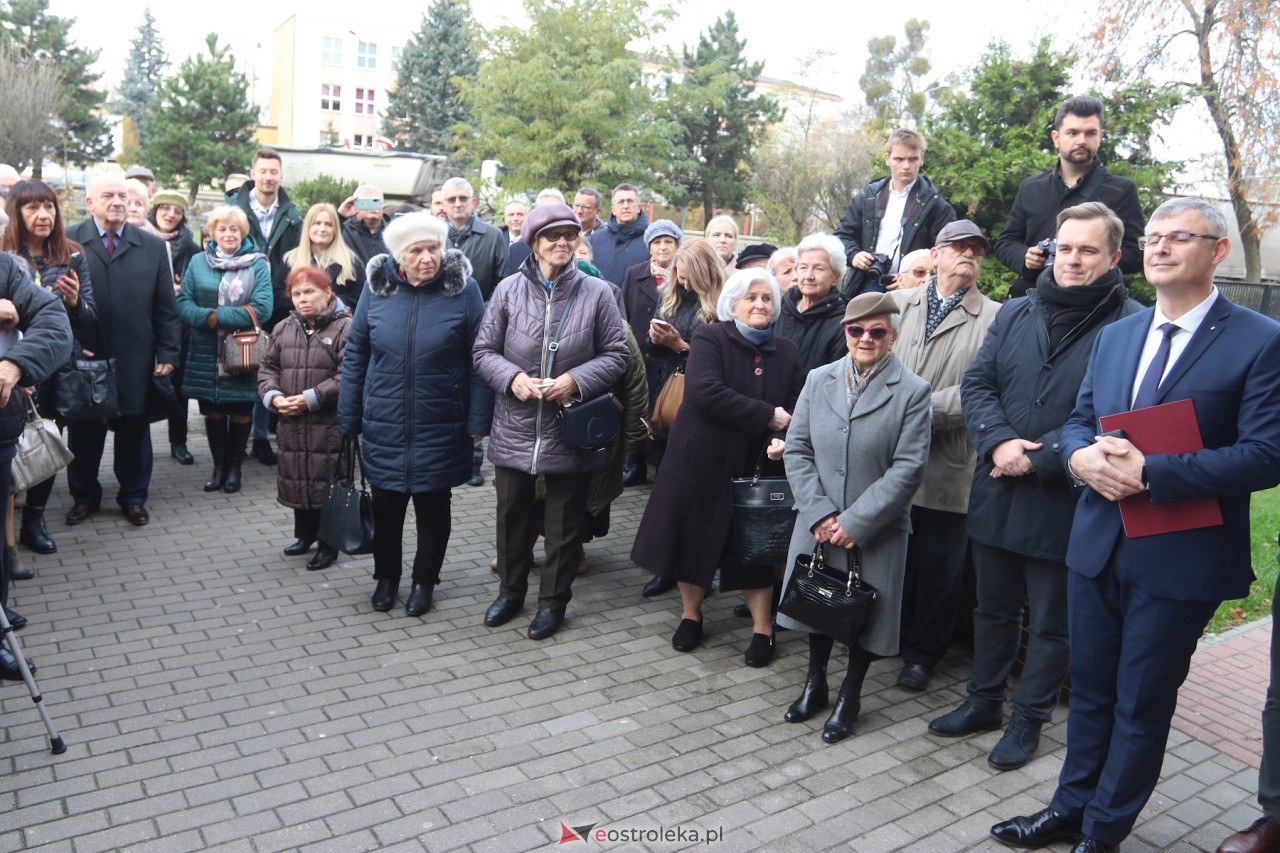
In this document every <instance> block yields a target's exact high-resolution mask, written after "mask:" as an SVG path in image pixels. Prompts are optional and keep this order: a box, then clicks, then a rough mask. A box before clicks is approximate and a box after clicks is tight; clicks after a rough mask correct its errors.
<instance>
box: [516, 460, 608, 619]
mask: <svg viewBox="0 0 1280 853" xmlns="http://www.w3.org/2000/svg"><path fill="white" fill-rule="evenodd" d="M542 476H543V477H544V478H545V481H546V487H547V498H546V511H545V516H544V526H545V532H546V537H547V542H546V551H547V561H546V562H545V563H544V564H543V566H542V570H541V575H540V577H539V582H538V607H546V608H551V609H552V610H564V608H565V607H566V606H567V605H568V604H569V599H571V598H572V597H573V593H572V591H571V589H570V587H571V586H572V584H573V579H574V578H575V577H576V576H577V574H578V562H579V561H580V560H581V559H582V541H583V536H584V535H585V533H586V529H585V528H586V516H587V496H588V494H589V493H590V491H591V472H589V471H588V472H586V473H582V474H544V475H542ZM537 481H538V478H537V476H535V475H533V474H526V473H525V472H523V471H517V470H516V469H514V468H503V467H501V466H499V467H496V468H495V469H494V485H495V486H496V489H497V493H498V577H499V578H500V579H501V587H500V593H501V595H502V596H503V597H504V598H515V599H519V600H521V601H523V600H524V598H525V596H526V595H528V592H529V572H530V571H531V570H532V569H533V563H532V557H533V554H532V553H531V552H530V550H529V542H530V541H531V540H532V539H533V535H534V533H535V532H536V531H535V528H534V521H533V518H532V516H533V512H532V509H533V502H534V499H535V497H536V492H535V486H536V484H537Z"/></svg>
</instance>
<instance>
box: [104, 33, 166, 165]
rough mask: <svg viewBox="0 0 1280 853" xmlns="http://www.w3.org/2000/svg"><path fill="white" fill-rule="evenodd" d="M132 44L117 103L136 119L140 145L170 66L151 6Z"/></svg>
mask: <svg viewBox="0 0 1280 853" xmlns="http://www.w3.org/2000/svg"><path fill="white" fill-rule="evenodd" d="M130 45H131V46H130V48H129V62H128V64H127V65H126V66H125V69H124V81H123V82H122V83H121V84H120V100H119V101H118V102H117V103H116V104H115V106H116V108H117V109H118V110H119V111H120V113H121V115H124V116H127V117H128V118H131V119H133V121H134V124H135V125H136V126H137V133H138V143H139V145H141V144H142V143H145V142H146V139H147V115H148V113H149V112H150V111H151V103H152V101H154V100H155V97H156V90H157V89H158V88H159V86H160V81H161V80H163V79H164V70H165V68H167V67H168V65H169V57H168V56H166V55H165V52H164V42H163V41H162V40H161V38H160V34H159V33H158V32H156V19H155V17H154V16H152V14H151V10H150V9H145V10H143V12H142V24H141V25H140V26H139V27H138V35H137V37H136V38H135V39H134V40H133V41H132V42H131V43H130Z"/></svg>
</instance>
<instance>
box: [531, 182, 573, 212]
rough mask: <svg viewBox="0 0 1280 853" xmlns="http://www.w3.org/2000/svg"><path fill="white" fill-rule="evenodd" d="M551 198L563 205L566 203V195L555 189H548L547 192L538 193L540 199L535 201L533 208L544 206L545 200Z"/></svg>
mask: <svg viewBox="0 0 1280 853" xmlns="http://www.w3.org/2000/svg"><path fill="white" fill-rule="evenodd" d="M549 198H554V199H555V200H556V201H558V202H560V203H561V204H564V203H565V200H564V193H562V192H560V190H558V189H556V188H555V187H547V188H546V189H545V190H543V191H542V192H540V193H538V197H537V198H535V199H534V200H533V206H534V207H537V206H538V205H540V204H542V202H543V201H544V200H545V199H549Z"/></svg>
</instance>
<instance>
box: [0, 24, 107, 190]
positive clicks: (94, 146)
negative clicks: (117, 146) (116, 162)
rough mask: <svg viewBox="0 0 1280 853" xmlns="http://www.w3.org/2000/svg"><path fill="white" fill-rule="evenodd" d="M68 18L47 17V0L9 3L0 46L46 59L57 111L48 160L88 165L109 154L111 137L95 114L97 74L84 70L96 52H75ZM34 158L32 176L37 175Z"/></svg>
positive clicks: (101, 98)
mask: <svg viewBox="0 0 1280 853" xmlns="http://www.w3.org/2000/svg"><path fill="white" fill-rule="evenodd" d="M72 23H74V22H73V21H72V19H71V18H60V17H58V16H57V15H50V14H49V2H48V0H10V2H9V3H8V4H7V5H3V6H0V44H4V45H7V46H9V47H13V48H15V49H18V50H20V51H23V52H25V54H26V55H27V56H29V57H31V58H32V59H34V60H43V59H49V60H51V61H52V62H53V63H54V64H55V66H56V67H57V69H58V78H59V81H60V83H61V85H62V94H63V97H62V107H61V109H60V110H59V111H58V119H59V123H60V124H61V125H62V129H61V133H60V134H59V138H58V139H57V140H56V143H55V144H53V145H51V146H50V148H49V151H48V155H49V156H50V157H52V158H53V159H55V160H57V161H59V162H62V163H64V164H65V163H67V162H73V163H88V162H91V161H93V160H99V159H103V158H106V157H109V156H110V155H111V133H110V128H109V127H108V125H107V122H106V119H104V118H103V117H102V116H100V115H98V114H97V112H96V111H97V110H98V108H99V107H101V106H102V104H103V103H104V102H105V101H106V93H105V92H103V91H101V90H99V89H95V88H94V84H95V83H97V82H98V79H99V77H100V76H101V75H99V74H95V73H93V72H92V71H90V70H89V67H90V66H91V65H93V63H94V62H95V61H97V59H98V51H96V50H86V49H84V48H82V47H78V46H77V45H76V43H75V42H74V41H72V39H71V35H70V33H71V25H72ZM40 163H41V161H40V158H36V161H35V163H34V165H33V166H32V176H33V177H35V178H37V179H38V178H39V177H40V176H41V169H40Z"/></svg>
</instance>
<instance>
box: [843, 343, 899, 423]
mask: <svg viewBox="0 0 1280 853" xmlns="http://www.w3.org/2000/svg"><path fill="white" fill-rule="evenodd" d="M892 357H893V352H892V351H890V352H887V353H885V354H884V357H883V358H881V359H880V360H879V361H877V362H876V363H875V364H873V365H871V367H869V368H867V371H866V372H865V373H859V372H858V366H857V365H856V364H854V363H853V356H849V360H848V361H847V362H845V366H844V391H845V400H846V401H847V402H848V403H849V416H850V417H853V407H854V406H856V405H857V404H858V399H859V398H860V397H862V392H863V391H866V390H867V386H868V385H870V384H871V380H872V379H874V378H875V377H876V376H877V375H878V374H879V373H880V371H882V370H884V368H885V366H886V365H887V364H888V363H889V359H890V358H892Z"/></svg>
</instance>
